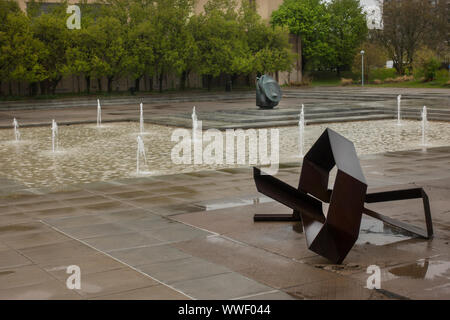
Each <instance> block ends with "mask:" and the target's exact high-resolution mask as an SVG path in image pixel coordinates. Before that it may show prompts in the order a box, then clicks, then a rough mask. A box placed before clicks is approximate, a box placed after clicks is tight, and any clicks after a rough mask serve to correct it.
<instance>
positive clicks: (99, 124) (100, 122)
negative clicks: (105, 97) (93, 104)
mask: <svg viewBox="0 0 450 320" xmlns="http://www.w3.org/2000/svg"><path fill="white" fill-rule="evenodd" d="M101 125H102V107H101V106H100V100H99V99H97V127H100V126H101Z"/></svg>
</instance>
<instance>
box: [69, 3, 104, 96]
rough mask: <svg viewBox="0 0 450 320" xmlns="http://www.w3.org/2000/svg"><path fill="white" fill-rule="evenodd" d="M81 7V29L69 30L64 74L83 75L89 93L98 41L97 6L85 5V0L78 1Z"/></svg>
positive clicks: (93, 74)
mask: <svg viewBox="0 0 450 320" xmlns="http://www.w3.org/2000/svg"><path fill="white" fill-rule="evenodd" d="M79 6H80V7H81V11H82V13H83V15H82V25H81V29H73V30H69V32H68V34H69V43H70V45H69V48H67V51H66V58H67V65H66V72H65V73H66V74H71V75H75V76H77V78H78V77H81V76H83V77H84V80H85V83H86V92H87V93H90V87H91V78H92V77H94V76H96V74H95V72H94V71H95V60H94V57H95V56H96V54H97V52H98V49H97V46H98V41H97V39H96V38H95V36H94V35H95V33H94V32H93V30H95V26H94V24H95V18H96V16H97V15H98V14H99V10H98V7H95V6H92V5H87V3H86V0H83V2H81V3H79Z"/></svg>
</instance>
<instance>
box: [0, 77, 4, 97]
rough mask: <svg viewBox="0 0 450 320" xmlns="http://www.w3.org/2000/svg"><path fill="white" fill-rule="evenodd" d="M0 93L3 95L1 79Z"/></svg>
mask: <svg viewBox="0 0 450 320" xmlns="http://www.w3.org/2000/svg"><path fill="white" fill-rule="evenodd" d="M1 95H3V92H2V81H1V80H0V96H1Z"/></svg>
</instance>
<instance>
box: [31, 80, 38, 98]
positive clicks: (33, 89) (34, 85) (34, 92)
mask: <svg viewBox="0 0 450 320" xmlns="http://www.w3.org/2000/svg"><path fill="white" fill-rule="evenodd" d="M37 92H38V86H37V83H36V82H32V83H30V96H31V97H33V96H35V95H37Z"/></svg>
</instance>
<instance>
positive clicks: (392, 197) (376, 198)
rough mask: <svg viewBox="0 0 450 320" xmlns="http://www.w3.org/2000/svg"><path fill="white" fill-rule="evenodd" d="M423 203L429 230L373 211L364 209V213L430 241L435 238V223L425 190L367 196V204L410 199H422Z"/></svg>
mask: <svg viewBox="0 0 450 320" xmlns="http://www.w3.org/2000/svg"><path fill="white" fill-rule="evenodd" d="M420 198H422V201H423V209H424V213H425V224H426V226H427V230H426V231H425V230H423V229H421V228H419V227H416V226H413V225H411V224H407V223H404V222H401V221H398V220H395V219H392V218H389V217H387V216H385V215H382V214H380V213H378V212H375V211H373V210H370V209H367V208H364V211H363V212H364V213H365V214H367V215H368V216H371V217H372V218H375V219H378V220H381V221H383V222H385V223H387V224H390V225H392V226H394V227H397V228H400V229H403V230H406V231H408V232H410V233H413V234H416V235H418V236H420V237H422V238H425V239H430V238H432V237H433V222H432V220H431V211H430V201H429V199H428V195H427V194H426V192H425V191H424V190H423V188H414V189H403V190H394V191H385V192H377V193H370V194H367V195H366V200H365V202H366V203H378V202H388V201H398V200H409V199H420Z"/></svg>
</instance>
